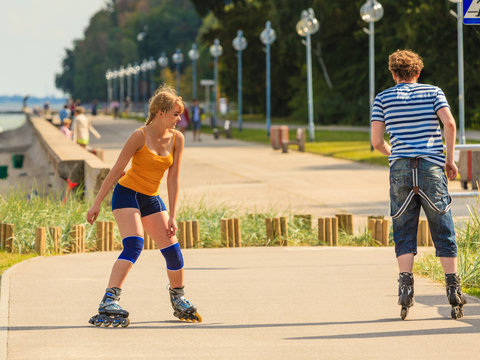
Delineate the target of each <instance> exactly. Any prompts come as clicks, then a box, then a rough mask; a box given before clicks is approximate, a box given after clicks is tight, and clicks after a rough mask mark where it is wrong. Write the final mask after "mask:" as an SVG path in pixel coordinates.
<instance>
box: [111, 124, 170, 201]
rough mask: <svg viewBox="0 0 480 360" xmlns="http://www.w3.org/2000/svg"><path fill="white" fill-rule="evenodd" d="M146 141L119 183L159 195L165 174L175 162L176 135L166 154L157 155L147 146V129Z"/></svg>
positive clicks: (141, 191) (150, 194)
mask: <svg viewBox="0 0 480 360" xmlns="http://www.w3.org/2000/svg"><path fill="white" fill-rule="evenodd" d="M141 129H142V131H143V136H144V137H145V143H144V144H143V147H142V148H141V149H140V150H138V151H137V152H136V153H135V154H134V155H133V157H132V167H131V168H130V169H128V171H127V173H126V174H125V175H124V176H122V178H121V179H120V180H119V181H118V183H119V184H120V185H122V186H125V187H127V188H129V189H132V190H134V191H136V192H139V193H142V194H145V195H149V196H155V195H158V189H159V187H160V183H161V182H162V177H163V174H165V171H166V170H167V169H168V168H169V167H170V166H172V164H173V149H175V136H176V132H174V133H173V146H172V150H171V151H170V153H169V154H168V155H166V156H160V155H155V154H154V153H153V152H151V151H150V149H149V148H148V147H147V137H146V136H145V131H144V130H143V128H141Z"/></svg>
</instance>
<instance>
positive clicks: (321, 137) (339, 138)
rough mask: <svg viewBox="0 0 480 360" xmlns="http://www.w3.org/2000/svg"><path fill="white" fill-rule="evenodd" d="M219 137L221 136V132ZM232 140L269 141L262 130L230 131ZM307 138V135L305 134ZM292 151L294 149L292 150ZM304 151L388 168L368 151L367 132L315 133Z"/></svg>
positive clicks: (376, 154) (381, 157)
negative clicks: (312, 140)
mask: <svg viewBox="0 0 480 360" xmlns="http://www.w3.org/2000/svg"><path fill="white" fill-rule="evenodd" d="M202 131H203V132H205V133H211V130H210V128H209V127H204V128H203V130H202ZM221 135H222V136H223V134H222V132H221ZM295 135H296V130H290V139H294V138H295ZM232 136H233V138H234V139H238V140H243V141H252V142H258V143H262V144H269V143H270V139H269V138H268V137H267V133H266V131H265V130H263V129H245V128H244V129H243V130H242V131H241V132H240V131H238V129H236V128H233V129H232ZM307 137H308V134H307ZM293 149H294V148H293ZM306 151H307V152H310V153H313V154H320V155H325V156H332V157H336V158H340V159H346V160H352V161H359V162H364V163H369V164H376V165H382V166H388V159H387V157H386V156H384V155H382V154H380V153H379V152H378V151H371V150H370V140H369V134H368V132H361V131H333V130H318V131H315V142H313V143H311V142H308V141H307V144H306Z"/></svg>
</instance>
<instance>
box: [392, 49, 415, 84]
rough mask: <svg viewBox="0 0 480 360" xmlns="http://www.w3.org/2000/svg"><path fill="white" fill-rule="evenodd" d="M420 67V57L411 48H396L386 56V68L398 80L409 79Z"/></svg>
mask: <svg viewBox="0 0 480 360" xmlns="http://www.w3.org/2000/svg"><path fill="white" fill-rule="evenodd" d="M422 69H423V61H422V58H421V57H420V56H419V55H418V54H417V53H415V52H413V51H412V50H397V51H395V52H394V53H393V54H391V55H390V56H389V57H388V70H390V71H391V72H392V73H393V75H394V76H396V77H398V78H399V79H400V80H411V79H413V78H414V77H415V76H417V75H419V74H420V71H422Z"/></svg>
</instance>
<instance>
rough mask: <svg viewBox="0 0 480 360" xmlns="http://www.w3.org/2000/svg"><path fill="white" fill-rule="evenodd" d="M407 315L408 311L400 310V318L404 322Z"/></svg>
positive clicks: (405, 309)
mask: <svg viewBox="0 0 480 360" xmlns="http://www.w3.org/2000/svg"><path fill="white" fill-rule="evenodd" d="M407 314H408V309H407V308H402V311H401V312H400V317H401V318H402V320H405V319H406V318H407Z"/></svg>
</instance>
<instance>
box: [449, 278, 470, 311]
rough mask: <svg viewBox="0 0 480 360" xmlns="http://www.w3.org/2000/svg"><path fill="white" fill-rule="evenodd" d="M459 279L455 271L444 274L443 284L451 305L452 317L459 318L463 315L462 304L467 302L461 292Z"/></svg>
mask: <svg viewBox="0 0 480 360" xmlns="http://www.w3.org/2000/svg"><path fill="white" fill-rule="evenodd" d="M460 281H461V279H460V278H459V277H458V276H457V274H456V273H453V274H445V284H446V287H447V298H448V302H449V303H450V305H452V311H451V313H450V314H451V315H452V319H460V318H462V317H463V305H465V304H466V303H467V299H466V298H465V295H463V293H462V286H461V285H460Z"/></svg>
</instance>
